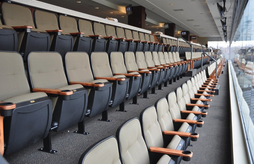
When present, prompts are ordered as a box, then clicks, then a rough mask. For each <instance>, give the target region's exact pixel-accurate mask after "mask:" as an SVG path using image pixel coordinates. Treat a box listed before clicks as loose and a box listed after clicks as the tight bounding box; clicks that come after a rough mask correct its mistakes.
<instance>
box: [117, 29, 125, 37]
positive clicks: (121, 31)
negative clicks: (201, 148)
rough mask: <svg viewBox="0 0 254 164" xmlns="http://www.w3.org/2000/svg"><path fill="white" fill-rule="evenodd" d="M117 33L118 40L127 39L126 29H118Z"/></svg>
mask: <svg viewBox="0 0 254 164" xmlns="http://www.w3.org/2000/svg"><path fill="white" fill-rule="evenodd" d="M116 33H117V37H118V38H125V34H124V29H123V28H121V27H116Z"/></svg>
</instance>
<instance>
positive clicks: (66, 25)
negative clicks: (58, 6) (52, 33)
mask: <svg viewBox="0 0 254 164" xmlns="http://www.w3.org/2000/svg"><path fill="white" fill-rule="evenodd" d="M59 25H60V28H61V30H63V31H64V32H68V33H72V32H78V27H77V21H76V19H75V18H73V17H69V16H64V15H60V16H59Z"/></svg>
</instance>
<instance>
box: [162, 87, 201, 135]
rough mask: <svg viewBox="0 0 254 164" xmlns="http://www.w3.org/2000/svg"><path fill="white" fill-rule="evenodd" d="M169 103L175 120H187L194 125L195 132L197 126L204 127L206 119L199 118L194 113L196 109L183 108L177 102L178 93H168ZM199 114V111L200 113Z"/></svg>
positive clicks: (181, 121)
mask: <svg viewBox="0 0 254 164" xmlns="http://www.w3.org/2000/svg"><path fill="white" fill-rule="evenodd" d="M167 100H168V105H169V112H170V114H171V116H172V118H173V121H174V123H175V122H180V123H183V122H187V123H188V124H190V125H191V126H192V131H193V132H195V129H196V127H197V126H198V127H202V125H203V124H204V121H202V120H201V119H200V118H198V117H197V116H196V115H195V114H194V113H195V112H196V111H187V110H181V109H180V107H179V104H178V103H177V99H176V94H175V92H170V93H169V94H168V95H167ZM198 114H199V113H198Z"/></svg>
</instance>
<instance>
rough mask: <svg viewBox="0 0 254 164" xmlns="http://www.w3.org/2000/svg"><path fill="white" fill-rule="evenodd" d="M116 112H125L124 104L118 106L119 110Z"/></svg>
mask: <svg viewBox="0 0 254 164" xmlns="http://www.w3.org/2000/svg"><path fill="white" fill-rule="evenodd" d="M117 111H120V112H127V111H126V110H125V106H124V102H122V103H121V104H120V105H119V110H117Z"/></svg>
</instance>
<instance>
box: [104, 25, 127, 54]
mask: <svg viewBox="0 0 254 164" xmlns="http://www.w3.org/2000/svg"><path fill="white" fill-rule="evenodd" d="M106 32H107V35H108V36H114V37H115V39H116V40H117V41H118V48H117V51H120V52H122V53H124V52H125V51H126V50H127V48H128V42H126V41H125V39H126V38H125V34H124V29H123V28H120V27H116V29H115V27H113V26H109V25H106ZM116 32H117V33H116Z"/></svg>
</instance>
